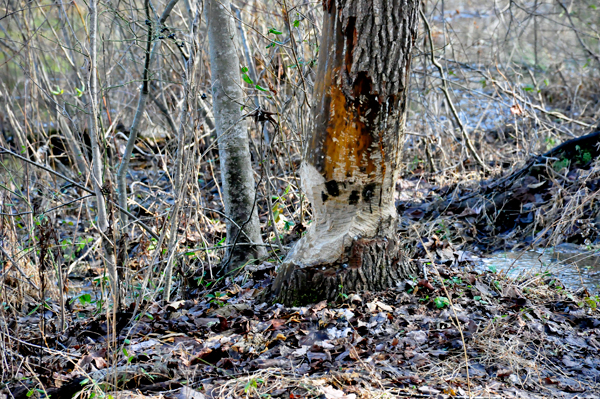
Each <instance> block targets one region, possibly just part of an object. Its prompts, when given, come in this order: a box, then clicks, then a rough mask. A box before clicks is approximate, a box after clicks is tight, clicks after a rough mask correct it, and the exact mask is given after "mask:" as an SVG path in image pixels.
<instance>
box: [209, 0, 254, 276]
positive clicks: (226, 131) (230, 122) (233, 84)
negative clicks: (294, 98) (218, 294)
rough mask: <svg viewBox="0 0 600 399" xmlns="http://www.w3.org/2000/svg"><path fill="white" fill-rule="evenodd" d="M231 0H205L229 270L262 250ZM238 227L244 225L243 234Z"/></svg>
mask: <svg viewBox="0 0 600 399" xmlns="http://www.w3.org/2000/svg"><path fill="white" fill-rule="evenodd" d="M230 5H231V2H230V1H228V0H208V1H207V2H206V3H205V7H206V21H207V24H208V42H209V47H210V51H209V52H210V70H211V77H212V93H213V112H214V117H215V122H216V128H217V137H218V139H217V140H218V144H219V159H220V164H221V180H222V186H223V203H224V204H225V213H226V214H227V215H228V216H229V218H230V219H231V220H229V219H228V220H227V244H229V245H232V244H234V242H235V241H236V239H237V243H236V244H237V245H236V246H235V247H228V251H227V254H226V256H225V264H226V268H227V271H229V270H232V269H233V268H235V267H237V266H239V265H240V264H243V263H244V262H245V261H247V260H249V259H250V258H258V257H261V256H263V255H264V254H265V249H264V248H263V247H262V246H261V245H262V238H261V235H260V223H259V220H258V211H257V209H256V206H255V204H254V202H255V200H256V198H255V197H256V195H255V193H256V190H255V187H254V184H255V182H254V176H253V172H252V163H251V159H250V148H249V143H248V141H249V138H248V129H247V127H246V123H245V121H244V120H243V114H242V110H241V106H242V105H243V92H242V86H241V76H240V67H241V66H240V60H239V57H238V53H237V50H236V48H235V42H236V40H237V37H236V34H237V32H236V28H235V25H234V20H233V16H232V15H231V11H230V10H231V8H230ZM239 227H242V228H243V230H242V233H241V234H239ZM239 244H241V245H239ZM246 244H258V245H246Z"/></svg>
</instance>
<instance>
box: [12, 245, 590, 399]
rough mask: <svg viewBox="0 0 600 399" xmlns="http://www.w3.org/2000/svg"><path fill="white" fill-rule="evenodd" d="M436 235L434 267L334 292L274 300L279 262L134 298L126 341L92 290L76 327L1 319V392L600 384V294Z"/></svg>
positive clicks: (559, 392) (540, 391)
mask: <svg viewBox="0 0 600 399" xmlns="http://www.w3.org/2000/svg"><path fill="white" fill-rule="evenodd" d="M438 245H440V246H443V245H442V243H441V242H440V243H438ZM429 249H430V250H433V251H434V252H435V254H436V255H435V259H434V260H433V264H431V262H425V261H423V262H422V263H423V264H424V271H425V272H428V273H427V274H428V275H429V276H428V277H426V276H424V275H422V276H415V277H414V278H412V279H407V280H405V281H401V282H399V283H398V285H397V286H396V287H395V288H393V289H388V290H386V291H384V292H380V293H377V294H375V293H369V292H364V293H359V294H349V295H340V297H339V298H338V300H337V301H336V302H335V303H327V302H325V301H323V302H320V303H317V304H314V305H310V306H304V307H291V308H290V307H284V306H282V305H280V304H276V303H275V304H273V303H269V302H264V300H263V298H262V297H261V295H260V293H261V290H262V289H263V288H264V287H265V286H266V285H268V284H269V283H270V281H271V278H270V276H267V277H266V278H264V279H262V280H255V279H254V278H253V276H252V274H251V273H249V272H248V273H246V274H244V275H240V276H238V277H237V278H236V279H234V280H229V283H228V285H226V286H224V287H221V288H219V289H220V290H221V291H220V294H219V295H215V293H213V295H211V296H209V295H206V294H207V293H205V295H202V296H200V297H199V299H191V300H179V301H174V302H171V303H167V304H159V303H152V304H148V305H149V306H148V307H147V310H146V311H145V313H142V314H143V316H141V317H136V318H132V316H133V308H130V309H128V310H127V311H124V312H121V313H119V314H118V315H117V325H116V327H117V331H118V340H117V345H116V346H114V345H112V346H109V344H110V343H109V342H108V341H107V331H109V328H110V326H108V327H107V323H106V317H105V315H96V316H94V314H93V313H94V309H93V308H92V307H91V306H90V305H89V304H88V305H87V306H83V305H81V304H78V310H77V312H75V314H77V315H79V318H78V319H77V318H74V320H72V321H71V324H70V327H69V328H68V329H66V330H65V331H64V333H60V332H52V331H59V329H57V328H56V327H57V326H56V324H57V323H58V320H57V318H56V317H53V315H55V314H56V312H48V314H47V315H46V316H47V320H46V324H47V326H50V327H51V328H47V332H46V333H45V334H43V335H42V334H41V333H40V328H39V322H40V318H39V317H38V316H15V318H14V319H13V320H9V319H5V320H2V329H3V330H4V331H5V332H7V334H6V335H5V337H6V338H5V342H4V345H5V348H6V350H7V351H8V352H9V353H10V356H11V357H13V358H14V359H19V362H13V363H12V364H8V365H7V366H8V367H9V368H10V370H6V372H7V374H8V373H10V375H13V376H15V378H13V379H12V380H11V381H9V382H8V384H7V387H8V388H7V389H5V390H4V392H3V394H2V395H3V397H5V398H12V397H15V398H27V397H38V396H39V397H47V396H50V397H51V398H53V399H54V398H70V397H71V395H73V394H77V395H84V394H87V395H88V396H87V397H91V395H92V394H94V395H95V394H96V393H100V392H106V391H118V392H119V395H121V394H123V392H131V393H132V394H134V395H135V394H137V395H139V396H138V397H143V396H144V395H146V396H153V395H159V394H160V396H162V397H164V398H184V397H185V398H196V399H199V398H238V397H239V398H264V397H272V398H286V399H287V398H327V399H334V398H339V399H344V398H347V399H352V398H380V397H381V398H383V397H395V396H398V397H423V398H425V397H435V398H438V397H439V398H451V397H457V398H458V397H469V396H470V397H486V398H504V397H513V398H527V397H533V398H537V397H564V398H576V397H577V398H592V397H597V394H598V392H600V390H599V388H600V387H599V386H598V379H599V377H600V357H599V356H598V350H599V349H600V336H599V335H600V317H599V316H600V315H599V312H598V303H596V299H595V297H591V296H589V295H588V294H587V292H585V291H580V292H577V293H574V292H571V291H569V290H568V289H565V288H564V287H563V286H562V285H561V284H560V282H559V281H558V280H557V279H556V278H554V277H552V276H550V275H548V274H540V275H537V276H535V275H534V276H529V277H523V278H520V279H516V280H515V279H509V278H507V277H505V276H504V275H502V274H501V273H497V272H496V273H494V272H491V271H487V272H476V271H473V269H472V268H471V267H470V264H471V263H472V260H465V259H466V258H468V256H467V257H465V255H464V254H462V253H457V252H456V251H455V252H453V253H452V257H453V258H454V260H453V263H455V266H457V267H453V268H450V267H448V266H449V265H448V259H447V257H449V256H450V253H445V252H444V251H436V245H435V244H432V245H430V246H429ZM461 256H462V258H461ZM427 263H428V264H427ZM434 268H435V270H434ZM263 275H264V274H263ZM440 277H441V279H442V281H440ZM444 287H445V289H444ZM446 293H447V294H446ZM446 295H449V296H450V297H451V298H446ZM215 298H218V300H215ZM450 299H451V301H450ZM82 315H84V316H85V317H81V316H82ZM16 337H20V338H16ZM108 348H110V350H108ZM115 348H120V349H118V350H115ZM465 353H466V361H465ZM467 367H468V374H467ZM41 387H43V388H41ZM115 395H117V394H116V393H114V394H112V396H113V397H117V396H115ZM119 397H120V396H119Z"/></svg>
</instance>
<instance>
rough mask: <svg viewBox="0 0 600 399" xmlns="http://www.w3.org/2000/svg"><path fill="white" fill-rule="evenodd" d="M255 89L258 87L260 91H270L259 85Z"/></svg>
mask: <svg viewBox="0 0 600 399" xmlns="http://www.w3.org/2000/svg"><path fill="white" fill-rule="evenodd" d="M254 87H256V88H257V89H258V90H260V91H268V90H267V89H265V88H264V87H262V86H259V85H256V86H254Z"/></svg>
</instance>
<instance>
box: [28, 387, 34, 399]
mask: <svg viewBox="0 0 600 399" xmlns="http://www.w3.org/2000/svg"><path fill="white" fill-rule="evenodd" d="M34 392H35V389H30V390H29V391H27V397H28V398H30V397H31V395H33V393H34Z"/></svg>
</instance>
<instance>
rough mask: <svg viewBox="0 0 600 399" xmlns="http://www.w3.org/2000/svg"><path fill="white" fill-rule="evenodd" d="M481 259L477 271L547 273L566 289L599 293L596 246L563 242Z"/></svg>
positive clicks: (599, 263) (599, 264) (599, 253)
mask: <svg viewBox="0 0 600 399" xmlns="http://www.w3.org/2000/svg"><path fill="white" fill-rule="evenodd" d="M481 260H482V264H481V265H480V266H479V269H480V270H481V269H488V270H489V269H490V268H492V269H493V268H495V269H496V270H497V271H498V272H504V273H507V274H508V275H509V276H512V277H516V276H519V275H535V274H538V273H544V272H549V273H551V275H553V276H556V277H558V278H559V279H560V281H561V282H562V283H563V284H565V285H566V286H567V287H568V288H571V289H573V290H577V289H579V288H581V287H582V286H583V287H585V288H587V289H588V291H589V292H590V293H594V294H598V293H600V250H599V249H594V250H586V249H585V248H582V247H580V246H578V245H570V244H564V245H559V246H557V247H554V248H547V249H539V250H531V251H518V252H497V253H494V254H488V255H485V256H484V257H482V258H481Z"/></svg>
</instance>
